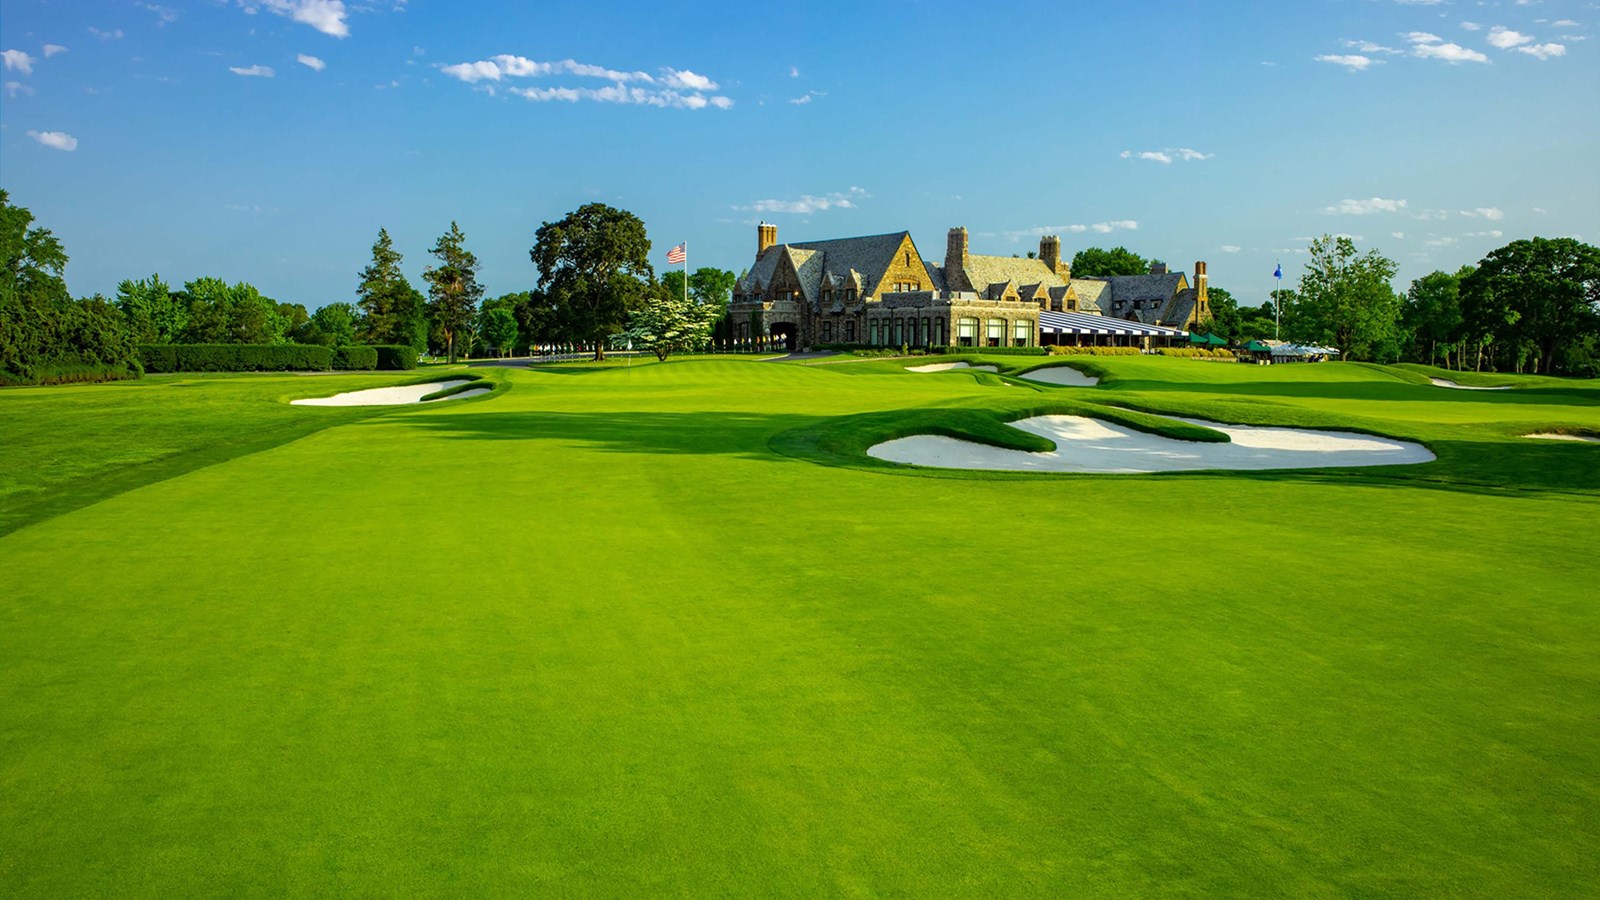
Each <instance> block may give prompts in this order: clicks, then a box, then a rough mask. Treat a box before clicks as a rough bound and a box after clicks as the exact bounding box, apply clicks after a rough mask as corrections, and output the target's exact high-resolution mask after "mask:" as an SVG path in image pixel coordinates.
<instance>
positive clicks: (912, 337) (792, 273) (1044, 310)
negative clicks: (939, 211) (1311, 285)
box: [729, 222, 1211, 350]
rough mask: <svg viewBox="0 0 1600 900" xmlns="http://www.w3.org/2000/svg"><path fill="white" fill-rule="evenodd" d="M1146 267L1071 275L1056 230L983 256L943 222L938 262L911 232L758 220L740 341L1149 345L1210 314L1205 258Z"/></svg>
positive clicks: (743, 280) (740, 304) (740, 300)
mask: <svg viewBox="0 0 1600 900" xmlns="http://www.w3.org/2000/svg"><path fill="white" fill-rule="evenodd" d="M1153 268H1154V270H1153V271H1152V272H1151V273H1150V274H1148V275H1134V276H1114V277H1110V278H1073V277H1072V272H1071V270H1070V267H1069V266H1068V264H1067V263H1065V262H1063V261H1062V259H1061V239H1060V238H1059V237H1056V236H1055V235H1046V236H1044V237H1043V238H1041V239H1040V241H1039V253H1038V257H1037V258H1036V259H1024V258H1020V257H1015V256H982V255H979V254H976V253H972V252H970V251H969V250H968V248H967V230H966V229H965V228H952V229H950V233H949V237H948V239H947V241H946V243H945V255H944V264H943V265H936V264H934V263H931V262H928V261H927V260H925V259H923V258H922V253H921V252H920V251H918V250H917V246H916V244H915V243H914V242H913V241H912V240H911V234H910V232H906V231H900V232H896V233H893V234H878V235H871V236H868V237H852V238H838V239H835V240H826V241H808V242H805V243H798V244H780V243H778V226H776V225H770V224H767V223H765V222H763V223H761V224H760V225H759V226H758V227H757V246H756V260H755V264H754V265H752V266H751V267H750V269H749V271H747V272H746V273H745V274H744V275H743V276H742V277H740V279H739V281H738V283H737V284H735V286H734V289H733V302H732V304H731V306H730V307H729V319H730V323H731V325H732V329H733V334H732V337H733V339H734V341H735V343H738V344H743V345H749V344H751V343H753V342H754V343H769V344H770V343H776V344H778V345H781V346H785V347H787V348H788V349H790V350H798V349H801V348H803V347H815V346H818V345H825V344H865V345H869V346H876V347H899V346H908V347H945V346H953V347H1036V346H1040V345H1041V344H1055V343H1069V344H1070V343H1078V344H1085V343H1088V344H1117V345H1124V346H1141V345H1143V346H1148V345H1149V343H1150V342H1151V341H1152V340H1153V339H1160V338H1168V339H1171V338H1174V337H1178V336H1181V334H1182V332H1183V331H1185V330H1187V329H1188V328H1189V327H1190V326H1191V325H1195V324H1197V323H1199V322H1200V321H1202V320H1204V319H1208V318H1210V316H1211V311H1210V305H1209V302H1208V300H1207V295H1206V264H1205V263H1204V262H1198V263H1195V272H1194V279H1195V280H1194V283H1193V284H1192V285H1191V284H1190V282H1189V279H1188V277H1187V276H1186V275H1185V274H1184V273H1182V272H1168V271H1167V270H1166V267H1165V266H1164V265H1159V264H1158V265H1156V266H1155V267H1153Z"/></svg>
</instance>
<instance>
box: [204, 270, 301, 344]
mask: <svg viewBox="0 0 1600 900" xmlns="http://www.w3.org/2000/svg"><path fill="white" fill-rule="evenodd" d="M180 301H181V302H183V303H184V304H185V306H186V313H187V317H188V322H187V324H186V325H185V327H184V331H183V342H184V343H188V344H281V343H283V342H284V340H285V331H286V329H287V323H286V322H285V321H284V318H283V316H282V315H281V314H280V313H279V312H278V304H277V303H275V302H273V300H272V299H271V298H270V297H266V296H263V295H262V293H261V292H260V291H259V290H257V289H256V287H255V285H253V284H250V283H248V282H244V281H241V282H239V283H238V284H228V283H227V282H226V281H223V280H222V279H221V278H210V277H206V278H196V279H194V280H193V281H189V282H185V283H184V285H183V291H182V292H181V294H180Z"/></svg>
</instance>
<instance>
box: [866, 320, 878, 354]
mask: <svg viewBox="0 0 1600 900" xmlns="http://www.w3.org/2000/svg"><path fill="white" fill-rule="evenodd" d="M867 343H869V344H871V345H872V346H874V347H876V346H878V320H877V319H868V320H867Z"/></svg>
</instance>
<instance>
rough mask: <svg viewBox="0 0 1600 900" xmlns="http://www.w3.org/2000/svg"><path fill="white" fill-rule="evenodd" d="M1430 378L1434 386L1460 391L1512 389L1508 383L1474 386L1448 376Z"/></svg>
mask: <svg viewBox="0 0 1600 900" xmlns="http://www.w3.org/2000/svg"><path fill="white" fill-rule="evenodd" d="M1428 380H1429V381H1431V382H1433V383H1434V386H1436V387H1447V388H1455V389H1456V390H1458V391H1509V390H1511V388H1510V387H1509V386H1507V385H1501V386H1500V387H1473V386H1472V385H1470V384H1456V383H1455V382H1454V381H1451V380H1450V379H1448V378H1429V379H1428Z"/></svg>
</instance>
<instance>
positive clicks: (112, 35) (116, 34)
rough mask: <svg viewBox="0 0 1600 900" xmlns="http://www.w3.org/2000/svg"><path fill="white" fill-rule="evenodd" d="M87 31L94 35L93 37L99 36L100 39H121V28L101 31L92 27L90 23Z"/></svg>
mask: <svg viewBox="0 0 1600 900" xmlns="http://www.w3.org/2000/svg"><path fill="white" fill-rule="evenodd" d="M89 33H90V34H92V35H94V36H95V37H97V38H99V39H100V40H102V41H120V40H122V29H121V28H113V29H111V30H110V31H101V30H100V29H98V28H96V27H94V26H93V25H90V26H89Z"/></svg>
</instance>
